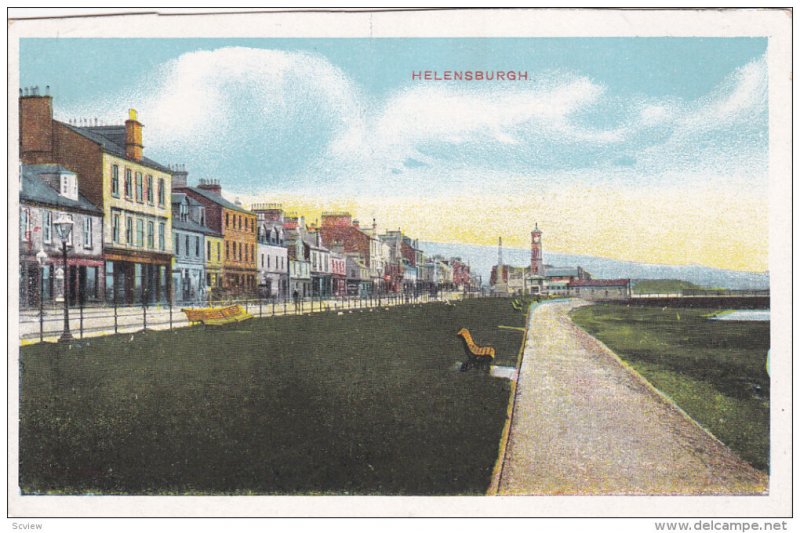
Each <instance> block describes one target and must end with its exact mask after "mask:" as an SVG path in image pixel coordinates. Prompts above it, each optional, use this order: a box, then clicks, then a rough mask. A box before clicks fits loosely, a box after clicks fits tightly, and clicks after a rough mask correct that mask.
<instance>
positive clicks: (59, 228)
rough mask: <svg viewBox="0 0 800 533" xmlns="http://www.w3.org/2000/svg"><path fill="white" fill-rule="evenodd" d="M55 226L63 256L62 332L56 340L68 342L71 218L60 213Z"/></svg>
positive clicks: (54, 223)
mask: <svg viewBox="0 0 800 533" xmlns="http://www.w3.org/2000/svg"><path fill="white" fill-rule="evenodd" d="M53 226H55V228H56V234H57V235H58V238H59V239H61V253H62V254H63V256H64V333H62V334H61V337H60V338H59V339H58V342H70V341H71V340H72V333H70V332H69V269H68V268H67V240H69V236H70V234H71V233H72V226H73V222H72V220H71V219H70V218H69V217H67V215H64V214H61V215H59V217H58V218H57V219H56V220H55V221H54V222H53Z"/></svg>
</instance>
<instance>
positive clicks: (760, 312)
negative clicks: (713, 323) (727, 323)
mask: <svg viewBox="0 0 800 533" xmlns="http://www.w3.org/2000/svg"><path fill="white" fill-rule="evenodd" d="M711 320H734V321H739V322H762V321H765V322H769V309H741V310H737V311H730V312H726V313H722V314H719V315H717V316H714V317H711Z"/></svg>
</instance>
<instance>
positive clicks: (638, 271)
mask: <svg viewBox="0 0 800 533" xmlns="http://www.w3.org/2000/svg"><path fill="white" fill-rule="evenodd" d="M419 245H420V248H422V250H424V251H425V253H426V254H427V255H434V254H441V255H444V256H447V257H451V256H456V257H461V258H462V259H463V260H464V261H468V262H469V263H470V266H471V268H472V272H473V273H475V274H479V275H481V276H482V278H483V283H484V284H488V283H489V274H490V273H491V271H492V266H494V265H496V264H497V247H496V246H479V245H474V244H457V243H438V242H423V241H420V243H419ZM530 260H531V252H530V250H528V249H527V248H505V247H504V248H503V262H504V263H505V264H507V265H520V266H521V265H528V264H530ZM544 262H545V264H549V265H553V266H582V267H583V268H585V269H586V270H588V271H589V272H590V273H591V274H592V276H594V277H595V278H631V279H635V280H680V281H686V282H689V283H693V284H696V285H699V286H702V287H714V288H725V289H768V288H769V274H768V273H766V272H740V271H738V270H724V269H721V268H710V267H704V266H700V265H659V264H647V263H636V262H633V261H618V260H616V259H605V258H602V257H591V256H587V255H572V254H557V253H551V252H547V251H546V250H545V252H544ZM687 288H688V287H687Z"/></svg>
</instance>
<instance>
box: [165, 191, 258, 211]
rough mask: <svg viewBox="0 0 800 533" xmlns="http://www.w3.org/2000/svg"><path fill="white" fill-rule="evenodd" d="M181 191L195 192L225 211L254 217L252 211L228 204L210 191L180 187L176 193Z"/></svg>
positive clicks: (231, 203)
mask: <svg viewBox="0 0 800 533" xmlns="http://www.w3.org/2000/svg"><path fill="white" fill-rule="evenodd" d="M183 190H189V191H193V192H196V193H197V194H199V195H200V196H202V197H203V198H205V199H207V200H211V201H212V202H214V203H215V204H219V205H221V206H222V207H224V208H225V209H233V210H234V211H239V212H241V213H247V214H248V215H255V213H253V212H252V211H248V210H247V209H245V208H244V207H242V206H239V205H236V204H234V203H233V202H229V201H228V200H226V199H225V198H223V197H222V196H220V195H218V194H216V193H213V192H211V191H207V190H205V189H201V188H199V187H181V188H180V189H178V190H177V191H176V192H181V191H183Z"/></svg>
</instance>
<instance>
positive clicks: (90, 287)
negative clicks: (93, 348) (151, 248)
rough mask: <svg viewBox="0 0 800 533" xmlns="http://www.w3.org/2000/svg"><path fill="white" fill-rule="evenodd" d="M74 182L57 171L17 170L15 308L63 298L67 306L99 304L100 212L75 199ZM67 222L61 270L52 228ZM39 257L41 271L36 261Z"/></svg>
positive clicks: (76, 187)
mask: <svg viewBox="0 0 800 533" xmlns="http://www.w3.org/2000/svg"><path fill="white" fill-rule="evenodd" d="M78 180H79V177H78V176H77V175H76V174H75V173H74V172H72V171H70V170H68V169H66V168H64V167H62V166H60V165H53V164H50V165H22V167H21V173H20V208H19V215H20V227H19V303H20V306H21V307H26V306H36V305H39V304H40V303H42V304H45V303H51V302H54V301H55V300H57V299H58V300H61V301H63V300H62V299H63V298H64V288H65V285H66V283H65V279H66V280H67V283H68V293H67V295H66V296H67V298H68V299H69V303H70V305H77V304H81V303H83V304H86V303H93V302H98V301H101V300H102V298H103V293H104V279H103V216H102V215H103V211H102V210H101V209H100V208H99V207H97V206H95V205H93V204H92V203H91V202H89V201H88V200H87V199H86V197H84V196H83V195H81V194H80V193H79V192H78V191H79V185H78ZM62 215H64V216H66V217H68V218H70V219H71V220H72V222H73V228H72V232H71V234H70V236H69V240H68V241H67V246H68V256H67V270H66V272H65V271H64V262H63V254H62V244H61V241H60V240H59V238H58V235H57V233H56V230H55V227H54V226H53V223H54V222H55V221H56V220H57V219H58V218H59V217H60V216H62ZM39 252H44V253H45V254H46V258H45V260H44V265H39V262H38V260H37V258H36V256H37V254H39Z"/></svg>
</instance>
